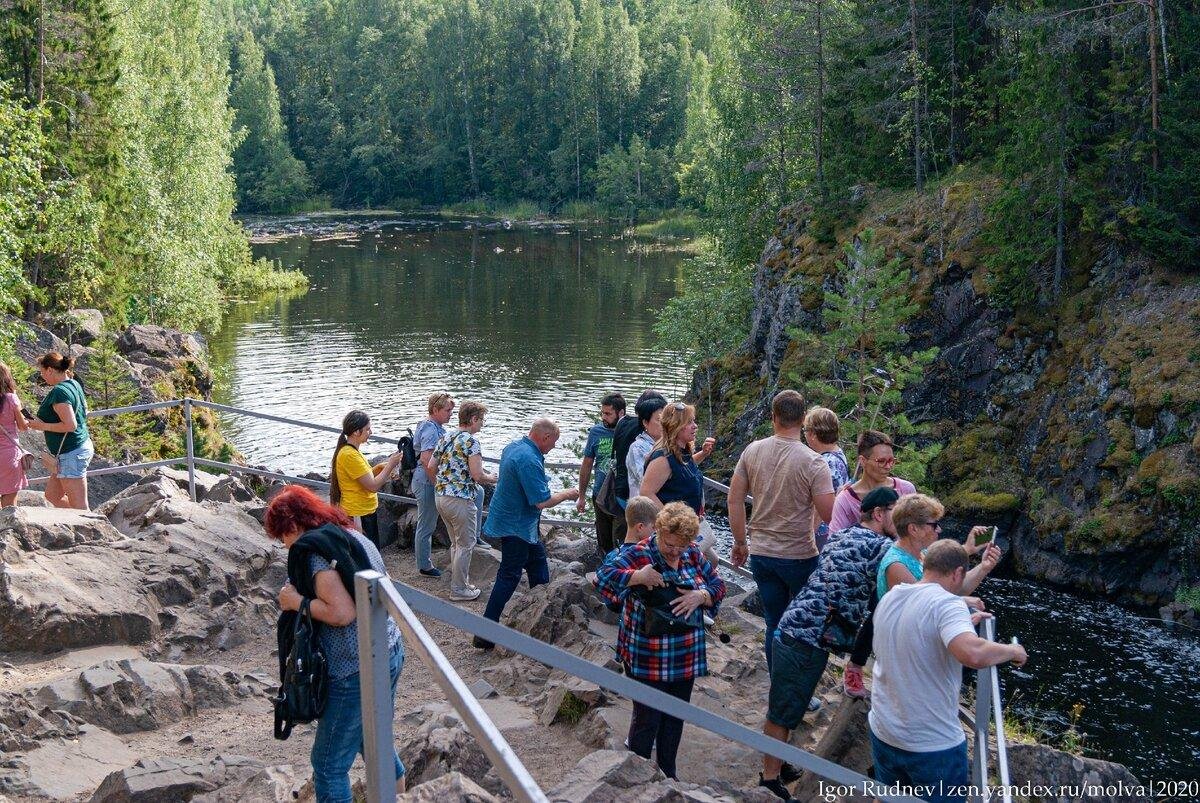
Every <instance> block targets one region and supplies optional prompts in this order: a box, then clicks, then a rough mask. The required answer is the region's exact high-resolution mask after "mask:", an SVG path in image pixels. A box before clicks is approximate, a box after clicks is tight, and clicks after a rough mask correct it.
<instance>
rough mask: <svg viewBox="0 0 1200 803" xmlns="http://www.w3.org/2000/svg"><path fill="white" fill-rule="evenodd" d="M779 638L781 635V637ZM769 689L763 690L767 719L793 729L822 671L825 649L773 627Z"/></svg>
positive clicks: (800, 717)
mask: <svg viewBox="0 0 1200 803" xmlns="http://www.w3.org/2000/svg"><path fill="white" fill-rule="evenodd" d="M785 638H786V641H784V640H781V639H785ZM771 655H772V660H771V690H770V692H769V693H768V694H767V719H768V720H770V721H771V722H772V723H774V724H776V725H779V726H780V727H782V728H787V729H788V730H795V729H796V728H797V727H798V726H799V725H800V721H801V720H802V719H803V718H804V714H805V712H806V711H808V701H809V700H811V699H812V696H813V692H815V691H816V690H817V683H819V682H820V681H821V675H822V674H824V673H825V664H827V663H828V662H829V653H827V652H825V651H824V650H818V649H817V648H816V647H810V646H809V645H807V644H804V643H802V642H799V641H793V640H792V639H790V638H787V637H785V636H781V634H780V633H779V631H778V630H777V631H775V643H774V644H772V645H771Z"/></svg>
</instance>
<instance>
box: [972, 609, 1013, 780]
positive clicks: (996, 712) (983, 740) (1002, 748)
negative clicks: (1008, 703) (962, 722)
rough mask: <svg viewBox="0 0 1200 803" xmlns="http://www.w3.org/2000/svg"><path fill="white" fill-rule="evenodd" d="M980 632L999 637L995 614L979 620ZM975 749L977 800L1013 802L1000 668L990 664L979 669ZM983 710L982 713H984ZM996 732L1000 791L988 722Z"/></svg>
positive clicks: (973, 771)
mask: <svg viewBox="0 0 1200 803" xmlns="http://www.w3.org/2000/svg"><path fill="white" fill-rule="evenodd" d="M979 630H980V633H979V635H980V636H981V637H982V638H985V639H987V640H988V641H995V640H996V620H995V618H993V617H989V618H987V619H984V620H983V621H981V622H980V623H979ZM975 689H976V690H975V721H974V723H973V724H974V731H975V750H974V756H973V760H972V762H971V782H972V787H973V791H974V792H975V795H974V800H975V801H976V803H989V801H991V800H995V799H999V800H1001V801H1002V803H1012V791H1011V781H1010V779H1009V774H1008V745H1007V742H1006V739H1005V736H1004V708H1003V702H1002V700H1001V698H1000V668H999V667H998V666H989V667H985V668H984V669H980V670H978V672H977V673H976V683H975ZM981 713H982V716H980V714H981ZM989 724H992V725H993V726H994V727H995V732H996V778H997V780H998V781H999V786H998V788H997V792H998V794H994V793H993V792H992V791H991V790H992V787H991V786H989V784H988V756H989V753H990V749H989V747H990V742H989V734H988V725H989Z"/></svg>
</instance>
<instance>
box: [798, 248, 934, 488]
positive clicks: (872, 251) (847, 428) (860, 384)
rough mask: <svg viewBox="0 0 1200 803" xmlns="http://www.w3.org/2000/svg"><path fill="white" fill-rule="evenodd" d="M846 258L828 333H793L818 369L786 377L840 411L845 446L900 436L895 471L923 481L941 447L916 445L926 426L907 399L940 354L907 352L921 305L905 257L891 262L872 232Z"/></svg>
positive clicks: (832, 297) (828, 303)
mask: <svg viewBox="0 0 1200 803" xmlns="http://www.w3.org/2000/svg"><path fill="white" fill-rule="evenodd" d="M843 259H844V261H843V262H842V264H841V268H842V272H841V274H840V278H841V286H840V288H839V289H837V290H836V291H834V292H832V293H827V294H826V295H825V306H824V316H825V318H824V326H825V332H824V333H823V334H822V335H821V336H820V337H819V338H818V337H816V336H813V335H812V334H811V333H808V332H805V331H801V330H792V332H791V334H792V336H793V338H796V339H797V340H798V341H799V343H798V347H799V348H800V349H801V350H804V351H806V352H808V353H809V359H810V360H811V362H810V363H808V365H810V366H812V367H813V368H815V370H809V371H805V372H804V373H800V372H797V371H792V373H791V375H790V376H787V377H786V379H787V380H788V381H790V382H793V383H795V384H797V385H801V386H802V387H803V388H804V394H805V396H806V398H809V399H812V400H813V401H815V402H819V403H821V404H823V405H825V406H827V407H829V408H830V409H832V410H833V411H834V412H836V413H837V414H838V416H839V417H840V418H841V421H842V435H843V439H844V440H846V441H847V442H850V443H853V442H854V441H855V440H856V439H857V437H858V434H859V433H860V432H862V431H863V430H866V429H879V430H883V431H885V432H888V433H889V434H891V435H892V436H893V437H895V438H898V439H899V441H900V443H901V445H902V447H903V448H901V449H900V451H899V455H898V458H897V459H898V468H897V471H898V473H900V474H901V475H902V476H904V477H905V478H907V479H910V480H912V481H914V482H921V481H923V480H924V478H925V470H926V466H927V465H928V464H929V462H930V460H932V459H933V457H934V456H936V454H937V453H938V451H940V448H941V447H940V446H939V445H937V444H931V445H928V446H924V447H920V446H917V445H915V444H914V443H913V441H914V440H915V439H916V437H917V436H920V435H921V434H923V433H924V432H925V431H926V428H925V427H924V426H922V425H919V424H915V423H913V422H912V421H910V420H909V418H908V416H907V415H906V413H905V408H904V401H903V397H902V394H903V391H904V389H905V387H907V386H908V385H909V384H911V383H912V382H914V381H915V380H917V379H918V378H920V377H921V375H922V374H923V373H924V371H925V368H926V367H928V366H929V364H930V363H932V362H933V360H934V358H935V357H936V356H937V349H936V348H930V349H925V350H919V351H914V352H911V353H907V354H906V353H905V351H904V347H905V346H906V345H907V344H908V340H909V337H908V333H907V332H906V331H905V329H904V324H905V323H906V322H907V321H908V320H910V319H911V318H912V316H913V315H914V314H915V313H916V312H917V310H918V304H917V303H916V302H915V301H913V300H912V299H911V298H910V297H909V295H908V292H907V289H908V284H909V272H908V268H907V267H906V266H905V264H904V261H903V259H902V258H901V257H893V258H891V259H888V258H887V254H886V253H885V251H884V248H883V246H882V245H880V244H878V243H876V242H875V233H874V231H872V230H871V229H866V230H864V231H863V232H862V233H861V234H859V235H858V237H857V238H856V239H855V240H854V241H853V242H850V243H847V244H846V245H845V247H844V258H843Z"/></svg>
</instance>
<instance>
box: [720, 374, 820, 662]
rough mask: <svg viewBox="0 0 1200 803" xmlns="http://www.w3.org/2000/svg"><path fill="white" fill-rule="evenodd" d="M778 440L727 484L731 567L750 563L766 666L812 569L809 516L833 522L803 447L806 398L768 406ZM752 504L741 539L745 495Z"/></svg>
mask: <svg viewBox="0 0 1200 803" xmlns="http://www.w3.org/2000/svg"><path fill="white" fill-rule="evenodd" d="M771 425H772V426H773V427H774V429H775V434H774V435H772V436H771V437H769V438H763V439H762V440H758V441H754V443H752V444H750V445H749V446H747V447H746V449H745V451H743V452H742V456H741V459H739V460H738V464H737V468H736V469H734V472H733V479H732V480H730V482H729V527H730V529H732V530H733V563H734V565H735V566H741V565H743V564H744V563H745V562H746V557H747V556H749V557H750V571H751V572H752V573H753V574H754V580H755V582H756V583H758V593H759V596H760V597H761V598H762V605H763V618H764V619H766V620H767V633H766V653H767V666H768V667H770V665H771V640H772V638H773V636H774V632H775V626H776V625H777V624H779V617H781V616H782V615H783V611H784V609H785V608H787V606H788V603H789V602H791V601H792V597H794V596H796V594H797V593H799V591H800V589H802V588H804V584H805V582H806V581H807V580H808V576H809V575H810V574H812V572H813V570H814V569H815V568H817V542H816V539H815V537H814V535H813V510H814V509H815V510H816V512H817V516H819V517H820V519H821V521H825V522H828V521H829V518H830V516H832V515H833V492H834V490H835V489H834V487H833V478H832V477H831V476H830V474H829V466H828V465H826V463H825V461H824V460H822V459H821V456H820V455H819V454H817V453H816V452H814V451H813V450H812V449H810V448H808V446H807V445H805V443H804V437H803V435H804V397H803V396H801V395H800V394H799V393H797V392H796V391H794V390H783V391H780V392H779V393H777V394H775V398H774V399H772V400H771ZM747 494H749V495H750V496H752V497H753V498H754V504H753V513H752V514H751V516H750V534H749V535H750V537H749V544H748V545H747V536H746V495H747Z"/></svg>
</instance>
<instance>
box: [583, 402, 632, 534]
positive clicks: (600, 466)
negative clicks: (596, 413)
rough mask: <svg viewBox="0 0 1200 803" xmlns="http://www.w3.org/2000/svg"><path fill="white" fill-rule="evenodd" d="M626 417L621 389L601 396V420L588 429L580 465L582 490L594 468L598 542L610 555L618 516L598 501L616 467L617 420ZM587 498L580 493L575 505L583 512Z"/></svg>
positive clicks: (593, 505) (594, 502) (594, 499)
mask: <svg viewBox="0 0 1200 803" xmlns="http://www.w3.org/2000/svg"><path fill="white" fill-rule="evenodd" d="M624 417H625V397H624V396H622V395H621V394H620V393H610V394H608V395H607V396H605V397H604V398H603V399H601V400H600V423H599V424H596V425H594V426H593V427H592V428H591V429H589V430H588V437H587V443H586V444H585V445H584V447H583V463H582V465H580V466H579V490H580V491H581V492H582V491H583V489H584V488H586V487H588V478H589V477H590V476H591V475H592V469H593V467H594V468H595V470H596V471H595V481H594V483H593V485H592V508H593V510H594V512H595V514H596V545H597V546H599V547H600V554H601V555H607V554H608V553H609V552H611V551H612V550H613V549H615V548H616V546H617V539H616V518H617V517H616V516H613V515H612V514H611V513H609V512H608V511H606V510H603V509H602V508H601V507H600V506H599V505H597V504H596V497H597V496H598V495H599V494H600V486H602V485H604V478H605V477H606V476H607V475H608V472H610V471H612V468H613V434H614V433H615V432H616V426H617V423H618V422H619V421H620V420H621V419H622V418H624ZM585 505H586V500H585V499H584V497H583V494H582V493H581V494H580V496H579V501H578V502H576V503H575V509H576V510H577V511H579V512H580V513H582V512H583V509H584V506H585Z"/></svg>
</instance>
